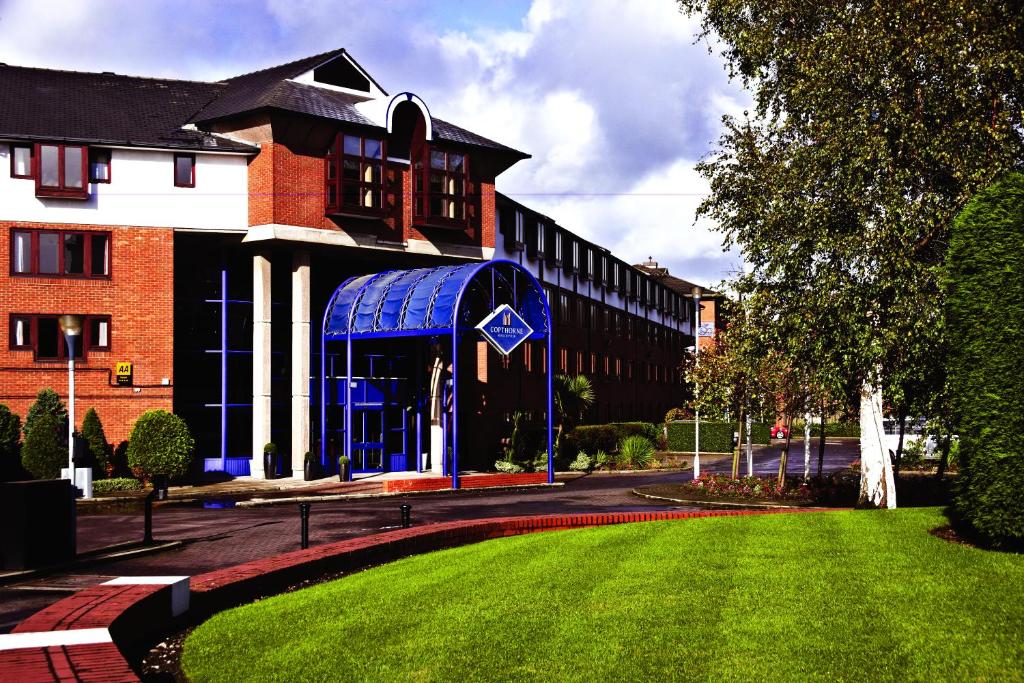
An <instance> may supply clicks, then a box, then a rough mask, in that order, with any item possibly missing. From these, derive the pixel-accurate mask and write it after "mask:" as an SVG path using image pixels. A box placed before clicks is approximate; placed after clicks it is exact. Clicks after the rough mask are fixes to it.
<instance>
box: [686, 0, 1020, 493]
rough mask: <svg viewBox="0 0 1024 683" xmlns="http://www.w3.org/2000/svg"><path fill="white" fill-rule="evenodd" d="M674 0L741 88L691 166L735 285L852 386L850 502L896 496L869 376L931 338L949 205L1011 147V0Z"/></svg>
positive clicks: (832, 380) (1015, 77)
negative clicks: (707, 148)
mask: <svg viewBox="0 0 1024 683" xmlns="http://www.w3.org/2000/svg"><path fill="white" fill-rule="evenodd" d="M680 5H681V7H682V8H683V10H684V11H687V12H691V13H692V12H700V13H701V15H702V27H703V31H704V35H705V36H707V35H711V34H715V35H717V36H718V37H719V38H720V39H721V44H722V45H723V46H724V49H723V53H722V54H723V56H724V57H725V59H726V65H727V69H728V71H729V73H730V75H731V76H733V77H738V78H740V79H741V80H742V82H743V83H744V85H745V86H747V87H748V88H750V89H751V90H752V91H753V95H754V105H755V106H754V111H753V114H752V115H750V114H747V115H746V116H745V118H744V120H736V119H733V118H730V117H725V119H724V123H725V133H724V135H723V137H722V138H721V140H720V147H719V150H718V151H717V152H716V154H715V155H714V156H712V157H710V158H708V159H706V160H705V161H704V162H702V163H701V164H700V166H699V169H700V171H701V172H702V173H703V174H704V175H706V176H707V177H708V178H709V180H710V183H711V190H712V192H711V195H710V196H709V197H708V199H707V200H706V201H705V202H704V203H703V204H702V207H701V212H702V214H703V215H706V216H709V217H711V218H713V219H715V220H716V221H717V223H718V226H719V228H720V230H721V231H722V232H723V233H724V235H725V243H726V246H727V247H729V246H738V247H739V248H740V249H741V250H742V253H743V256H744V258H745V260H746V262H747V264H748V271H747V273H746V274H745V275H744V276H742V277H741V278H739V281H738V282H737V283H736V284H735V287H736V289H737V290H739V291H741V292H745V293H748V295H753V294H757V295H760V297H761V298H762V299H764V300H767V301H771V302H772V303H773V305H775V306H777V307H778V308H777V310H780V311H784V312H785V315H782V316H779V318H778V320H777V321H775V322H776V323H777V325H778V327H779V328H780V329H782V328H784V329H786V334H781V333H777V334H776V335H775V336H776V337H777V338H778V339H779V340H780V342H781V344H782V346H780V350H781V352H782V353H783V355H784V356H786V357H787V358H788V359H789V360H790V363H791V364H790V367H793V368H802V369H804V370H805V371H808V372H811V371H813V372H814V373H815V374H823V375H824V376H825V377H826V378H827V380H828V381H826V382H824V384H827V385H830V386H837V385H844V384H845V383H847V382H849V381H853V382H856V383H857V384H858V385H859V386H860V387H861V391H860V393H861V449H862V455H861V466H862V478H861V504H863V505H867V506H881V507H892V506H894V505H895V490H894V488H893V486H892V469H891V463H890V461H889V458H888V455H887V454H886V453H885V451H884V449H883V446H882V439H881V390H882V388H883V387H888V388H890V389H891V388H892V387H893V386H894V385H896V384H899V383H900V382H901V381H903V380H905V379H907V378H908V377H920V376H921V375H923V371H924V368H926V367H927V366H928V363H929V359H930V356H931V355H932V353H933V351H934V345H935V344H939V343H941V339H940V338H939V335H938V334H932V330H937V329H940V326H938V325H937V324H936V321H937V320H938V319H939V318H940V316H941V310H942V296H941V291H940V288H939V286H938V272H939V266H940V265H941V263H942V260H943V257H944V255H945V251H946V244H947V243H948V238H949V234H950V226H951V223H952V220H953V218H954V217H955V216H956V214H957V213H958V212H959V211H960V209H961V208H962V207H963V206H964V205H965V204H966V202H967V200H968V199H969V198H970V197H971V196H972V195H973V194H974V193H975V192H976V191H977V190H978V189H979V188H981V187H983V186H985V185H986V184H987V183H989V182H991V180H992V179H993V178H995V177H997V176H998V175H999V174H1001V173H1002V172H1003V171H1005V170H1007V169H1009V168H1011V167H1013V165H1014V164H1015V163H1018V162H1019V161H1020V160H1021V159H1022V158H1024V125H1022V112H1024V85H1022V78H1021V75H1022V73H1024V52H1022V51H1021V50H1020V36H1021V34H1022V31H1024V18H1022V15H1021V12H1020V10H1019V9H1018V3H1016V2H1012V1H1011V0H995V1H994V2H979V1H978V0H966V1H965V0H908V1H907V2H898V3H879V2H870V3H869V2H864V1H863V0H859V1H857V2H848V3H840V2H836V1H835V0H826V1H825V2H815V3H808V2H804V1H803V0H771V1H768V0H680ZM894 358H899V359H900V365H899V367H898V368H894V366H893V365H891V363H892V361H893V359H894ZM887 361H888V362H887ZM897 370H898V372H896V371H897ZM939 386H940V387H941V386H942V383H939Z"/></svg>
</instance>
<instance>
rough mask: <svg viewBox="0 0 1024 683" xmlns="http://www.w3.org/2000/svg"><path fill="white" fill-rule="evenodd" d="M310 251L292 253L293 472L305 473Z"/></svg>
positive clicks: (307, 435)
mask: <svg viewBox="0 0 1024 683" xmlns="http://www.w3.org/2000/svg"><path fill="white" fill-rule="evenodd" d="M309 349H310V325H309V251H307V250H305V249H300V250H297V251H295V252H294V253H293V254H292V372H291V375H292V420H291V425H292V429H291V432H292V444H291V453H292V472H293V476H301V475H302V465H303V456H304V455H305V453H306V451H308V450H311V446H310V443H309Z"/></svg>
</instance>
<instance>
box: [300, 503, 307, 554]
mask: <svg viewBox="0 0 1024 683" xmlns="http://www.w3.org/2000/svg"><path fill="white" fill-rule="evenodd" d="M299 519H300V520H301V530H300V534H301V539H300V542H301V544H302V549H303V550H305V549H306V548H308V547H309V503H299Z"/></svg>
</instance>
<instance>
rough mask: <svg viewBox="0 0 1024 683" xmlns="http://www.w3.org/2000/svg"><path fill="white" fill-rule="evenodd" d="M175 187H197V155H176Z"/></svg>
mask: <svg viewBox="0 0 1024 683" xmlns="http://www.w3.org/2000/svg"><path fill="white" fill-rule="evenodd" d="M174 186H175V187H195V186H196V155H195V154H175V155H174Z"/></svg>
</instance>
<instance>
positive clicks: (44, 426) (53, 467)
mask: <svg viewBox="0 0 1024 683" xmlns="http://www.w3.org/2000/svg"><path fill="white" fill-rule="evenodd" d="M62 427H63V425H62V424H61V423H60V422H59V421H58V420H57V418H56V417H54V416H53V415H51V414H50V413H47V412H40V413H38V414H37V415H36V417H35V420H34V421H33V423H32V431H31V432H29V434H28V436H26V437H25V443H24V445H22V447H21V464H22V466H23V467H24V468H25V469H26V470H28V471H29V473H30V474H31V475H32V476H33V477H35V478H36V479H56V478H57V477H59V476H60V470H61V468H62V467H66V466H67V462H68V451H67V447H66V446H65V445H64V442H63V440H62V438H61V437H62V436H63V435H62Z"/></svg>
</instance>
